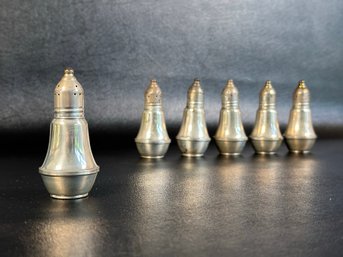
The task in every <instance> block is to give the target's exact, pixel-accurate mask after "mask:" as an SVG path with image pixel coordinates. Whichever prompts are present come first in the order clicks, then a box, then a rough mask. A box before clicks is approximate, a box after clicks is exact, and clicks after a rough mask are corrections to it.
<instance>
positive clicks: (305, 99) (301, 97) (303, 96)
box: [293, 80, 310, 104]
mask: <svg viewBox="0 0 343 257" xmlns="http://www.w3.org/2000/svg"><path fill="white" fill-rule="evenodd" d="M293 103H294V104H309V103H310V90H309V89H308V88H307V86H306V84H305V80H300V81H299V83H298V86H297V88H296V89H295V91H294V94H293Z"/></svg>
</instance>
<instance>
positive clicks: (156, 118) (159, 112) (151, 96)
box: [135, 80, 170, 158]
mask: <svg viewBox="0 0 343 257" xmlns="http://www.w3.org/2000/svg"><path fill="white" fill-rule="evenodd" d="M144 99H145V101H144V111H143V114H142V121H141V126H140V129H139V132H138V135H137V137H136V139H135V142H136V146H137V149H138V152H139V153H140V155H141V157H142V158H162V157H163V156H164V155H165V153H166V152H167V151H168V147H169V144H170V138H169V136H168V132H167V128H166V123H165V120H164V113H163V109H162V92H161V89H160V88H159V86H158V85H157V81H156V80H151V83H150V85H149V87H148V88H147V90H146V91H145V96H144Z"/></svg>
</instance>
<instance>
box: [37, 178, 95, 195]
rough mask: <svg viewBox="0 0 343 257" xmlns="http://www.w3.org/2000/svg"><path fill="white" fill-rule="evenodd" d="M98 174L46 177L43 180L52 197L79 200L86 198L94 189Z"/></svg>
mask: <svg viewBox="0 0 343 257" xmlns="http://www.w3.org/2000/svg"><path fill="white" fill-rule="evenodd" d="M96 176H97V172H95V173H91V174H83V175H69V176H68V175H58V176H57V175H46V174H41V177H42V180H43V182H44V185H45V187H46V189H47V190H48V192H49V194H50V196H51V197H52V198H56V199H65V200H67V199H69V200H72V199H79V198H83V197H86V196H87V195H88V193H89V191H90V190H91V189H92V187H93V185H94V182H95V179H96Z"/></svg>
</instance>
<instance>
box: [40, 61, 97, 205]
mask: <svg viewBox="0 0 343 257" xmlns="http://www.w3.org/2000/svg"><path fill="white" fill-rule="evenodd" d="M54 108H55V114H54V119H53V120H52V122H51V124H50V140H49V147H48V151H47V155H46V157H45V160H44V163H43V165H42V166H41V167H40V168H39V172H40V174H41V176H42V179H43V182H44V185H45V187H46V189H47V190H48V192H49V193H50V196H51V197H53V198H58V199H77V198H82V197H86V196H87V195H88V193H89V191H90V190H91V189H92V187H93V184H94V182H95V179H96V176H97V173H98V171H99V166H98V165H97V164H96V163H95V161H94V158H93V154H92V150H91V147H90V142H89V135H88V124H87V121H86V119H85V118H84V92H83V89H82V86H81V84H80V83H79V82H78V81H77V80H76V78H75V76H74V71H73V70H72V69H70V68H67V69H65V71H64V76H63V77H62V79H61V81H60V82H59V83H58V84H57V86H56V88H55V92H54Z"/></svg>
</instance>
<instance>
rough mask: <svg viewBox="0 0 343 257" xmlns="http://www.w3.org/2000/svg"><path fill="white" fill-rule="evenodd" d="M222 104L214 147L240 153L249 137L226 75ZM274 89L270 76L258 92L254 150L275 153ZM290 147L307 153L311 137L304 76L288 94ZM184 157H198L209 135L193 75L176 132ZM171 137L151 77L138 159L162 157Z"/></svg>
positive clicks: (278, 139)
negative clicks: (181, 118)
mask: <svg viewBox="0 0 343 257" xmlns="http://www.w3.org/2000/svg"><path fill="white" fill-rule="evenodd" d="M221 98H222V108H221V110H220V117H219V125H218V128H217V131H216V133H215V135H214V139H215V142H216V146H217V148H218V150H219V152H220V153H221V154H223V155H239V154H240V153H241V152H242V150H243V148H244V146H245V144H246V142H247V140H248V137H247V136H246V134H245V131H244V128H243V124H242V119H241V112H240V108H239V93H238V90H237V88H236V87H235V85H234V83H233V81H232V80H228V82H227V84H226V86H225V87H224V89H223V91H222V95H221ZM275 102H276V93H275V90H274V88H273V86H272V83H271V81H270V80H268V81H266V83H265V85H264V87H263V88H262V90H261V92H260V99H259V108H258V110H257V113H256V121H255V126H254V129H253V131H252V133H251V135H250V139H251V142H252V145H253V147H254V149H255V151H256V153H258V154H275V153H276V152H277V150H278V149H279V147H280V146H281V144H282V141H283V136H282V134H281V131H280V128H279V123H278V118H277V111H276V107H275ZM284 137H285V139H286V144H287V146H288V148H289V151H291V152H294V153H307V152H309V151H310V149H311V148H312V147H313V145H314V143H315V141H316V138H317V136H316V134H315V132H314V129H313V125H312V117H311V109H310V92H309V90H308V88H307V86H306V85H305V81H303V80H301V81H299V84H298V86H297V88H296V90H295V91H294V94H293V107H292V109H291V112H290V116H289V122H288V126H287V129H286V131H285V133H284ZM176 140H177V143H178V146H179V148H180V150H181V152H182V155H184V156H190V157H198V156H202V155H203V154H204V153H205V151H206V150H207V147H208V145H209V142H210V140H211V138H210V136H209V134H208V131H207V127H206V120H205V111H204V93H203V90H202V88H201V85H200V81H199V80H197V79H195V80H194V82H193V84H192V85H191V87H190V88H189V90H188V94H187V105H186V107H185V109H184V112H183V120H182V124H181V128H180V131H179V133H178V135H177V136H176ZM170 141H171V140H170V138H169V136H168V132H167V129H166V125H165V119H164V113H163V110H162V92H161V89H160V88H159V86H158V84H157V82H156V80H152V81H151V83H150V85H149V87H148V88H147V90H146V91H145V103H144V111H143V114H142V121H141V126H140V129H139V132H138V135H137V137H136V139H135V142H136V145H137V149H138V151H139V153H140V155H141V157H143V158H162V157H163V156H164V155H165V153H166V152H167V150H168V147H169V144H170Z"/></svg>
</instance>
